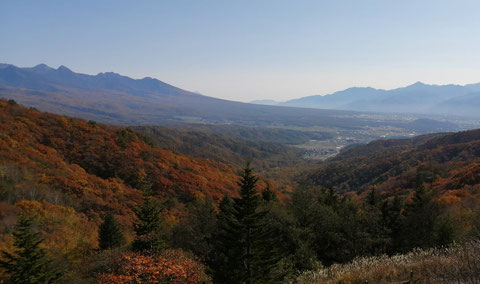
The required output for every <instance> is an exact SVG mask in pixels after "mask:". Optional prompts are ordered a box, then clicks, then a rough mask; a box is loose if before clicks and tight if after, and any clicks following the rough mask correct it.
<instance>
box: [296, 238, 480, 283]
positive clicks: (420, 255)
mask: <svg viewBox="0 0 480 284" xmlns="http://www.w3.org/2000/svg"><path fill="white" fill-rule="evenodd" d="M297 283H300V284H307V283H308V284H317V283H325V284H329V283H332V284H333V283H342V284H354V283H355V284H356V283H362V284H364V283H462V284H463V283H469V284H470V283H471V284H474V283H480V240H469V241H467V242H465V243H463V244H462V245H452V246H450V247H445V248H438V249H430V250H415V251H413V252H410V253H408V254H402V255H395V256H391V257H389V256H379V257H364V258H358V259H356V260H354V261H352V262H351V263H348V264H338V265H332V266H330V267H328V268H324V269H321V270H317V271H307V272H305V273H303V274H302V275H300V277H299V278H298V279H297Z"/></svg>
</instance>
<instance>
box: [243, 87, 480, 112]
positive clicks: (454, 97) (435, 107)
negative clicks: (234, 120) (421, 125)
mask: <svg viewBox="0 0 480 284" xmlns="http://www.w3.org/2000/svg"><path fill="white" fill-rule="evenodd" d="M252 103H258V104H265V105H279V106H293V107H309V108H319V109H341V110H354V111H372V112H387V113H418V114H440V115H461V116H472V117H478V116H479V114H478V111H477V110H478V107H479V106H480V83H477V84H469V85H464V86H460V85H442V86H440V85H427V84H424V83H421V82H417V83H415V84H412V85H410V86H407V87H403V88H397V89H393V90H382V89H374V88H371V87H362V88H360V87H354V88H349V89H346V90H343V91H338V92H335V93H332V94H328V95H314V96H307V97H302V98H298V99H293V100H289V101H286V102H275V101H272V100H257V101H253V102H252Z"/></svg>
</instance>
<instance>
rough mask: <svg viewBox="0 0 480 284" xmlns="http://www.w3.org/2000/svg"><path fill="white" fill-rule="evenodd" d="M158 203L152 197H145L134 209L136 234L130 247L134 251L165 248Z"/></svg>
mask: <svg viewBox="0 0 480 284" xmlns="http://www.w3.org/2000/svg"><path fill="white" fill-rule="evenodd" d="M161 211H162V209H161V206H160V204H159V203H158V202H157V201H156V200H154V199H153V198H152V197H145V198H144V202H143V205H142V206H141V207H140V208H138V209H137V210H136V212H135V213H136V215H137V218H138V221H137V223H136V224H135V233H136V234H137V236H136V238H135V240H134V241H133V244H132V248H133V249H134V250H136V251H142V250H157V251H158V250H162V249H164V248H166V243H165V238H164V236H163V235H162V233H163V231H162V229H163V222H162V218H161V215H160V213H161Z"/></svg>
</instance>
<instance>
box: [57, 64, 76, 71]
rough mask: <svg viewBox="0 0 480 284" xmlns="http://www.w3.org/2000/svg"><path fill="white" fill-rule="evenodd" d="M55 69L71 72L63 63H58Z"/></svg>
mask: <svg viewBox="0 0 480 284" xmlns="http://www.w3.org/2000/svg"><path fill="white" fill-rule="evenodd" d="M57 70H58V71H62V72H73V71H72V70H70V69H69V68H68V67H66V66H64V65H60V67H58V68H57Z"/></svg>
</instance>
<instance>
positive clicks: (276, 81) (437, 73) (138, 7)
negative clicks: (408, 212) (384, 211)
mask: <svg viewBox="0 0 480 284" xmlns="http://www.w3.org/2000/svg"><path fill="white" fill-rule="evenodd" d="M478 11H480V1H478V0H475V1H473V0H472V1H462V0H456V1H450V0H449V1H444V0H432V1H427V0H426V1H422V0H415V1H410V0H402V1H393V0H391V1H390V0H378V1H370V0H351V1H343V0H329V1H327V0H325V1H322V0H317V1H304V0H295V1H293V0H276V1H274V0H269V1H266V0H265V1H263V0H254V1H250V0H238V1H234V0H229V1H225V0H218V1H213V0H191V1H186V0H170V1H167V0H165V1H162V0H155V1H142V0H138V1H122V0H115V1H109V0H94V1H90V0H82V1H65V0H62V1H56V0H49V1H38V0H32V1H28V0H22V1H19V0H12V1H10V0H0V62H2V63H10V64H14V65H17V66H21V67H30V66H34V65H37V64H39V63H45V64H47V65H49V66H52V67H55V68H57V67H58V66H60V65H65V66H67V67H69V68H70V69H72V70H73V71H75V72H80V73H87V74H97V73H99V72H109V71H112V72H116V73H120V74H123V75H127V76H130V77H133V78H143V77H154V78H157V79H159V80H162V81H164V82H167V83H169V84H172V85H175V86H177V87H180V88H182V89H186V90H189V91H195V92H199V93H201V94H204V95H208V96H213V97H217V98H223V99H229V100H235V101H243V102H248V101H251V100H256V99H273V100H279V101H284V100H288V99H293V98H299V97H303V96H309V95H315V94H327V93H332V92H334V91H338V90H342V89H346V88H349V87H354V86H357V87H361V86H371V87H375V88H382V89H392V88H397V87H402V86H406V85H409V84H412V83H414V82H417V81H421V82H424V83H428V84H467V83H476V82H480V17H479V16H478Z"/></svg>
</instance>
